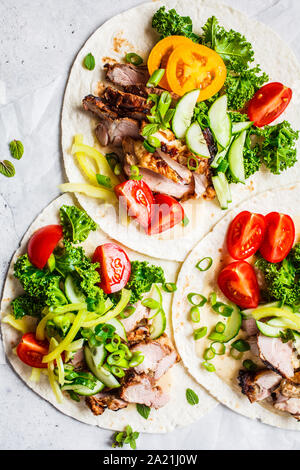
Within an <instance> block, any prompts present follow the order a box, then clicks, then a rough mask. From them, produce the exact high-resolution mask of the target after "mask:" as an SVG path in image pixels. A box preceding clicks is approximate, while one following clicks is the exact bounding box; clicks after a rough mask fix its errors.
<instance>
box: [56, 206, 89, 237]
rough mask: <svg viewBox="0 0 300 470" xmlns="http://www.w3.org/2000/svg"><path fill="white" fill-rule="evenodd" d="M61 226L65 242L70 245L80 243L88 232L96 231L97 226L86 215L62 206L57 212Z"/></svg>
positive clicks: (81, 211) (73, 207)
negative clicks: (70, 243)
mask: <svg viewBox="0 0 300 470" xmlns="http://www.w3.org/2000/svg"><path fill="white" fill-rule="evenodd" d="M59 216H60V221H61V225H62V227H63V232H64V238H65V240H67V241H69V242H72V243H82V242H84V241H85V240H86V239H87V237H88V236H89V233H90V231H95V230H97V224H96V223H95V222H94V221H93V219H91V217H89V216H88V215H87V213H86V212H85V211H84V210H82V209H79V208H78V207H75V206H66V205H64V206H62V207H61V208H60V210H59Z"/></svg>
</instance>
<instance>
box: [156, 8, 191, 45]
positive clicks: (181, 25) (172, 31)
mask: <svg viewBox="0 0 300 470" xmlns="http://www.w3.org/2000/svg"><path fill="white" fill-rule="evenodd" d="M152 28H154V29H156V31H157V32H158V34H159V35H160V38H161V39H163V38H166V37H167V36H173V35H177V36H186V37H187V38H190V39H191V40H192V41H194V42H199V40H200V36H198V35H197V34H194V33H193V23H192V20H191V18H190V17H189V16H180V15H179V14H178V13H177V12H176V10H174V9H173V8H172V9H171V10H169V11H166V8H165V7H160V8H159V10H157V12H156V13H155V14H154V16H153V18H152Z"/></svg>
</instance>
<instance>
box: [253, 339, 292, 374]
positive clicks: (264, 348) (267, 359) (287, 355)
mask: <svg viewBox="0 0 300 470" xmlns="http://www.w3.org/2000/svg"><path fill="white" fill-rule="evenodd" d="M257 345H258V350H259V357H260V358H261V360H262V361H263V363H264V364H266V366H267V367H268V368H269V369H272V370H274V371H275V372H277V373H278V374H280V375H282V376H283V377H285V378H289V377H293V375H294V367H293V364H292V355H293V348H292V346H291V343H290V342H288V343H283V342H282V341H281V339H280V338H270V337H268V336H264V335H262V334H259V335H258V337H257Z"/></svg>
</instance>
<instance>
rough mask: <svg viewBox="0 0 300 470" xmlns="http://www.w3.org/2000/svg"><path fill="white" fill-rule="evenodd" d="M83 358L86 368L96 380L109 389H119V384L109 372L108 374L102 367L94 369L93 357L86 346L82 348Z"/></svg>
mask: <svg viewBox="0 0 300 470" xmlns="http://www.w3.org/2000/svg"><path fill="white" fill-rule="evenodd" d="M84 357H85V360H86V363H87V366H88V368H89V369H90V371H91V372H92V373H93V374H94V376H95V377H97V379H98V380H100V381H101V382H103V383H104V385H105V386H106V387H109V388H118V387H120V384H119V382H118V381H117V379H116V378H115V376H114V375H113V374H112V373H111V372H109V371H108V370H107V369H105V368H104V367H102V366H100V367H96V365H95V363H94V359H93V355H92V353H91V350H90V348H89V347H88V346H85V348H84Z"/></svg>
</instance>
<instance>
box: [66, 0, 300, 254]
mask: <svg viewBox="0 0 300 470" xmlns="http://www.w3.org/2000/svg"><path fill="white" fill-rule="evenodd" d="M162 5H166V7H167V8H175V9H176V10H177V12H178V13H179V14H184V15H189V16H190V17H191V18H192V20H193V24H194V31H195V32H200V31H201V27H202V26H203V25H204V23H205V22H206V20H207V18H209V17H210V16H212V15H215V16H216V17H217V18H218V20H219V21H220V24H221V25H224V27H225V28H226V29H230V28H233V29H235V30H237V31H240V32H241V33H242V34H244V35H245V36H246V38H247V39H248V40H249V41H250V42H251V43H252V45H253V48H254V51H255V59H256V61H257V62H258V63H259V64H261V67H262V69H263V70H264V71H265V72H267V73H268V74H269V77H270V81H281V82H282V83H285V84H286V85H287V86H289V87H291V88H292V89H293V93H294V95H293V99H292V101H291V103H290V104H289V106H288V107H287V110H286V112H285V113H284V114H283V115H282V116H281V117H280V121H281V120H283V119H287V120H288V121H289V122H290V123H291V125H292V127H293V128H295V129H300V114H299V106H298V103H299V86H297V84H298V83H299V76H300V65H299V63H298V61H297V59H296V57H295V55H294V53H293V52H292V51H291V50H290V49H289V47H288V46H287V45H286V44H285V43H284V42H283V41H282V39H281V38H280V37H279V36H278V35H277V34H276V33H275V32H274V31H272V30H271V29H270V28H268V27H267V26H266V25H264V24H262V23H258V22H256V21H254V20H253V19H250V18H248V17H247V16H245V15H244V14H242V13H240V12H239V11H237V10H234V9H232V8H230V7H228V6H225V5H223V4H221V3H219V2H216V1H211V0H202V1H201V0H189V1H187V0H177V1H176V0H170V1H167V2H151V3H146V4H143V5H140V6H139V7H136V8H133V9H131V10H128V11H126V12H124V13H121V14H120V15H117V16H115V17H114V18H112V19H110V20H109V21H107V22H106V23H105V24H103V25H102V26H101V27H100V28H99V29H97V30H96V32H95V33H94V34H93V35H92V36H91V37H90V38H89V39H88V40H87V42H86V43H85V45H84V46H83V48H82V49H81V50H80V52H79V53H78V55H77V57H76V60H75V62H74V64H73V67H72V70H71V73H70V77H69V81H68V84H67V87H66V91H65V97H64V103H63V111H62V148H63V157H64V163H65V169H66V174H67V177H68V179H69V181H70V182H83V181H84V177H83V176H82V174H81V172H80V170H79V168H78V166H77V164H76V161H75V159H74V157H73V156H72V155H71V153H70V148H71V145H72V141H73V137H74V135H75V134H78V133H80V134H83V136H84V142H85V143H87V144H89V145H95V146H96V147H97V148H98V149H100V150H101V151H102V152H103V153H106V152H108V151H111V150H112V149H111V148H100V146H99V143H98V142H97V139H96V137H95V134H94V129H95V127H96V123H97V119H96V118H95V119H93V116H92V114H91V113H89V112H86V111H83V110H82V104H81V100H82V99H83V98H84V96H86V95H88V94H89V93H92V94H97V90H98V85H99V82H105V80H104V72H103V65H104V64H105V63H106V62H109V61H110V59H114V60H116V61H123V60H124V56H125V54H126V53H127V52H132V51H134V52H136V53H138V54H140V55H141V56H142V57H143V58H144V60H145V61H146V60H147V57H148V54H149V51H150V49H151V48H152V47H153V45H154V44H155V42H156V41H157V39H158V37H157V34H156V33H155V31H154V30H153V29H152V28H151V20H152V16H153V14H154V13H155V11H157V10H158V8H159V7H161V6H162ZM270 51H272V52H270ZM89 52H91V53H92V54H93V55H94V56H95V59H96V67H95V69H94V70H93V71H89V70H87V69H85V68H84V67H83V65H82V62H83V59H84V57H85V56H86V55H87V54H88V53H89ZM299 175H300V162H298V163H297V164H296V165H295V166H294V167H293V168H291V169H289V170H287V171H286V172H284V173H283V174H282V175H280V176H278V175H277V176H275V175H272V174H271V173H269V172H267V171H264V172H261V171H260V172H259V173H256V174H255V175H254V176H253V177H252V178H250V179H249V180H247V183H246V185H242V184H236V185H231V189H232V200H233V205H234V204H238V203H239V202H241V201H243V200H245V201H246V200H247V199H249V197H251V196H253V195H255V194H256V193H259V192H262V191H265V190H268V189H272V188H275V187H276V188H277V187H278V186H284V185H288V184H290V183H293V182H295V181H300V176H299ZM77 198H78V201H79V202H80V204H81V205H82V206H83V207H84V208H85V210H86V211H87V212H88V213H89V214H90V215H91V216H92V217H94V219H95V220H96V221H97V223H98V224H99V226H100V227H101V229H102V230H103V231H104V232H105V233H107V234H108V235H109V236H111V237H113V238H115V239H117V240H119V241H120V242H121V243H123V244H124V245H126V246H129V247H130V248H132V249H134V250H136V251H140V252H142V253H145V254H147V255H149V256H153V257H157V258H161V259H174V260H177V261H182V260H183V259H184V258H185V257H186V255H187V254H188V253H189V252H190V250H191V249H192V248H193V247H194V246H195V244H196V243H197V241H198V240H200V239H201V238H202V237H203V236H204V235H205V234H207V233H208V232H209V231H210V229H211V228H212V227H213V226H214V224H215V223H216V222H217V221H218V220H220V219H221V217H222V216H224V211H222V210H221V209H220V207H219V204H218V202H217V201H216V200H215V201H204V200H199V201H187V202H186V203H184V209H185V211H186V214H187V216H188V218H189V220H190V223H189V224H188V225H187V226H186V227H185V228H183V227H182V226H181V224H179V225H177V226H176V227H174V228H173V229H171V230H169V231H167V232H165V233H163V234H161V235H155V236H148V235H146V234H145V233H144V231H143V230H142V229H140V228H139V227H138V225H137V224H136V222H134V221H133V220H131V223H130V224H129V226H126V225H125V226H124V225H122V224H121V223H120V222H119V220H118V217H117V215H116V212H115V210H114V208H113V206H108V205H105V204H101V203H100V202H99V200H96V199H93V198H89V197H87V196H84V195H81V194H77ZM233 205H232V206H233Z"/></svg>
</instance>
